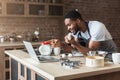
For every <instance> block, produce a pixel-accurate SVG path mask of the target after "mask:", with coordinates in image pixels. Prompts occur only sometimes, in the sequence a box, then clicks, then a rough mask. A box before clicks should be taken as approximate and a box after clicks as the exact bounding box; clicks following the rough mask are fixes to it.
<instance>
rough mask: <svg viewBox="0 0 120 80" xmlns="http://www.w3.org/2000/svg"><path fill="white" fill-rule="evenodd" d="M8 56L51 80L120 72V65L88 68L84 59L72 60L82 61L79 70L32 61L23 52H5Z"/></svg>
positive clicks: (66, 79) (106, 64)
mask: <svg viewBox="0 0 120 80" xmlns="http://www.w3.org/2000/svg"><path fill="white" fill-rule="evenodd" d="M5 53H6V54H7V55H9V56H10V57H11V58H13V59H15V60H16V61H18V62H20V63H22V64H23V65H25V66H27V67H28V68H30V69H32V70H34V71H35V72H37V73H39V74H42V75H43V76H45V77H46V78H48V79H50V80H69V79H75V78H81V77H88V76H93V75H99V74H104V73H110V72H117V71H120V64H118V65H114V64H113V63H105V66H104V67H99V68H90V67H86V66H85V64H84V62H85V58H84V57H73V58H70V59H73V60H75V59H76V60H80V61H81V62H82V63H83V64H81V65H80V66H79V68H78V69H66V68H64V67H62V66H61V65H60V63H59V62H51V63H39V62H36V61H35V60H33V59H31V58H30V56H29V55H28V54H27V53H26V52H24V51H22V50H11V51H5Z"/></svg>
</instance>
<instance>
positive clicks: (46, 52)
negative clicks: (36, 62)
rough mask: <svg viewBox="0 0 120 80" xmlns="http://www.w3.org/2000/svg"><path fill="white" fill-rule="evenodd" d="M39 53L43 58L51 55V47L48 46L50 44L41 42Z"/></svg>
mask: <svg viewBox="0 0 120 80" xmlns="http://www.w3.org/2000/svg"><path fill="white" fill-rule="evenodd" d="M39 52H40V54H41V55H43V56H49V55H50V54H51V53H52V47H51V45H50V42H47V41H45V42H42V43H41V46H40V47H39Z"/></svg>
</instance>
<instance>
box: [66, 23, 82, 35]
mask: <svg viewBox="0 0 120 80" xmlns="http://www.w3.org/2000/svg"><path fill="white" fill-rule="evenodd" d="M74 29H75V33H73V34H74V35H75V34H76V33H77V32H78V31H80V30H81V29H80V27H79V26H78V25H77V24H76V25H75V28H74ZM68 32H71V31H70V30H68Z"/></svg>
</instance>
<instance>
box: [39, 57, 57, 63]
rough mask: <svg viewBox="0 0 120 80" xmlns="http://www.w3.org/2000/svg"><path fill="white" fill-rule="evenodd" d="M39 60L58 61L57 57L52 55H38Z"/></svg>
mask: <svg viewBox="0 0 120 80" xmlns="http://www.w3.org/2000/svg"><path fill="white" fill-rule="evenodd" d="M38 59H39V61H40V62H58V61H59V59H57V58H54V57H52V56H38Z"/></svg>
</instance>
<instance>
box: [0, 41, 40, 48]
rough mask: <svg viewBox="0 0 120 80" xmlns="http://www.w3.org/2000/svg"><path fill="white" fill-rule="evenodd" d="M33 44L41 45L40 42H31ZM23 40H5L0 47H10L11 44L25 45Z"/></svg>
mask: <svg viewBox="0 0 120 80" xmlns="http://www.w3.org/2000/svg"><path fill="white" fill-rule="evenodd" d="M31 43H32V45H39V44H40V42H31ZM23 45H24V44H23V42H3V43H0V47H10V46H23Z"/></svg>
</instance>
